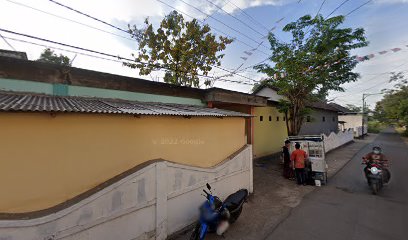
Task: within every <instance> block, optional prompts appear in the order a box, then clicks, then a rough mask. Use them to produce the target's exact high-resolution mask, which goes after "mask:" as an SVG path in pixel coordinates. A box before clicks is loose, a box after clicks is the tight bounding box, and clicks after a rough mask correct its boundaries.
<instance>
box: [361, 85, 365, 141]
mask: <svg viewBox="0 0 408 240" xmlns="http://www.w3.org/2000/svg"><path fill="white" fill-rule="evenodd" d="M365 98H366V94H364V93H363V108H362V109H361V113H362V114H361V139H364V101H365Z"/></svg>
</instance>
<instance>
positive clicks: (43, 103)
mask: <svg viewBox="0 0 408 240" xmlns="http://www.w3.org/2000/svg"><path fill="white" fill-rule="evenodd" d="M0 111H3V112H4V111H5V112H77V113H107V114H130V115H173V116H211V117H250V116H251V115H248V114H245V113H239V112H233V111H228V110H222V109H216V108H206V107H200V106H193V105H183V104H170V103H146V102H136V101H126V100H117V99H104V98H85V97H61V96H49V95H36V94H30V93H14V92H0Z"/></svg>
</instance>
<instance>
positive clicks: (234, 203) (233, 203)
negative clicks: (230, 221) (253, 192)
mask: <svg viewBox="0 0 408 240" xmlns="http://www.w3.org/2000/svg"><path fill="white" fill-rule="evenodd" d="M247 196H248V190H246V189H241V190H238V191H237V192H235V193H233V194H231V195H229V196H228V197H227V199H225V201H224V204H225V206H226V208H227V209H228V210H233V209H235V208H237V207H239V206H241V204H242V203H243V202H244V201H245V199H246V198H247Z"/></svg>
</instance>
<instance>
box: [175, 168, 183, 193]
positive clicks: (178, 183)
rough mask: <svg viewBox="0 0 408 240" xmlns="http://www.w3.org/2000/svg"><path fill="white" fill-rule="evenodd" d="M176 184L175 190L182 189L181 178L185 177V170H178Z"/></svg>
mask: <svg viewBox="0 0 408 240" xmlns="http://www.w3.org/2000/svg"><path fill="white" fill-rule="evenodd" d="M174 178H175V179H174V185H173V190H179V189H181V180H182V178H183V172H182V171H180V170H177V171H176V173H175V174H174Z"/></svg>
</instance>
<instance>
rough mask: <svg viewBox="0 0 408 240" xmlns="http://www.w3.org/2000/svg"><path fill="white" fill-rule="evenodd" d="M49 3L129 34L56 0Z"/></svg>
mask: <svg viewBox="0 0 408 240" xmlns="http://www.w3.org/2000/svg"><path fill="white" fill-rule="evenodd" d="M48 1H50V2H52V3H54V4H57V5H59V6H61V7H64V8H66V9H68V10H71V11H74V12H76V13H79V14H81V15H83V16H85V17H88V18H91V19H93V20H95V21H98V22H100V23H103V24H105V25H107V26H110V27H112V28H115V29H116V30H119V31H122V32H124V33H129V32H128V31H127V30H124V29H122V28H120V27H117V26H115V25H113V24H110V23H108V22H106V21H103V20H101V19H99V18H96V17H93V16H91V15H90V14H87V13H84V12H81V11H79V10H77V9H74V8H72V7H69V6H67V5H64V4H62V3H60V2H57V1H55V0H48Z"/></svg>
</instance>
